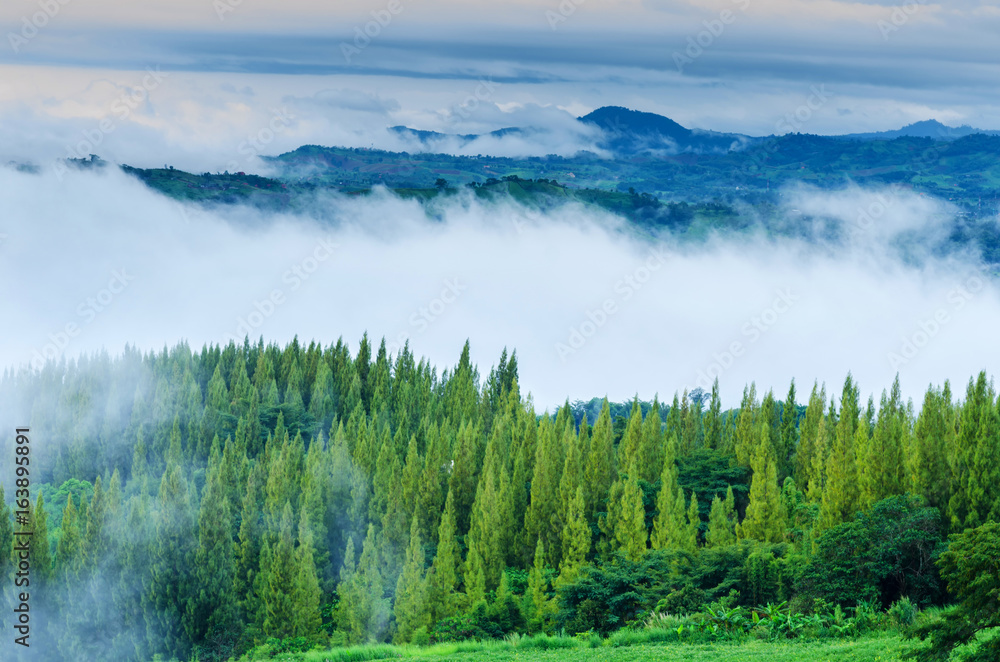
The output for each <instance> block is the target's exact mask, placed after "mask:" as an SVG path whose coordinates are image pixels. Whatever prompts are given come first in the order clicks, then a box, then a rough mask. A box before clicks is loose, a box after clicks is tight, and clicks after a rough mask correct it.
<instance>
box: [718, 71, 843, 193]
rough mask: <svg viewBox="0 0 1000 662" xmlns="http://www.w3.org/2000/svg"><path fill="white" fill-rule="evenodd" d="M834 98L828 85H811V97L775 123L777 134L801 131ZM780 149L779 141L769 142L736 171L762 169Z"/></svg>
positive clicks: (747, 172)
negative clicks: (827, 87)
mask: <svg viewBox="0 0 1000 662" xmlns="http://www.w3.org/2000/svg"><path fill="white" fill-rule="evenodd" d="M833 97H834V94H833V93H832V92H830V91H829V90H827V89H826V83H821V84H820V85H810V86H809V96H808V97H806V100H805V101H804V102H803V103H801V104H799V106H798V107H796V108H795V109H794V110H791V111H789V112H787V113H785V115H784V116H783V117H781V118H780V119H779V120H778V121H777V122H775V123H774V131H775V134H776V135H781V134H785V133H792V132H798V131H801V129H802V127H804V126H805V125H806V124H808V123H809V121H810V120H812V118H813V117H814V116H815V114H816V113H817V112H818V111H819V110H820V109H821V108H823V106H825V105H826V104H827V103H829V101H830V99H832V98H833ZM778 149H779V143H778V141H776V140H771V141H768V142H767V143H765V144H764V146H763V147H762V148H761V149H759V150H755V151H754V155H753V157H752V158H750V159H747V160H746V161H745V162H744V164H743V166H742V167H741V168H737V169H736V170H735V171H736V172H738V173H742V174H749V173H751V172H752V171H753V168H757V169H758V170H760V169H762V168H763V167H764V165H766V163H767V160H768V158H769V157H770V156H771V155H772V154H775V153H776V152H777V151H778Z"/></svg>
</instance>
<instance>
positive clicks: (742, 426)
mask: <svg viewBox="0 0 1000 662" xmlns="http://www.w3.org/2000/svg"><path fill="white" fill-rule="evenodd" d="M757 409H758V405H757V386H756V384H751V385H750V386H749V388H745V389H743V401H742V402H741V403H740V413H739V414H738V415H737V416H736V429H735V430H734V432H733V436H734V441H735V451H736V463H737V464H739V465H740V466H744V467H748V466H750V458H751V455H752V454H753V449H754V446H756V445H757V425H756V420H757Z"/></svg>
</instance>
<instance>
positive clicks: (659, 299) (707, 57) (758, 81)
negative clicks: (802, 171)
mask: <svg viewBox="0 0 1000 662" xmlns="http://www.w3.org/2000/svg"><path fill="white" fill-rule="evenodd" d="M998 28H1000V2H980V1H973V0H957V1H953V2H948V3H932V2H909V3H905V2H898V3H897V2H890V1H888V0H883V1H880V2H840V1H836V0H689V1H669V0H648V1H643V0H561V1H559V2H557V1H555V0H551V1H542V2H540V1H537V0H520V1H505V2H497V1H496V0H491V1H489V2H486V1H483V0H462V1H461V2H458V1H454V2H449V1H441V0H420V1H416V0H365V1H360V0H347V1H339V2H336V3H328V2H315V1H312V0H287V1H284V2H280V3H279V2H274V1H267V0H171V1H170V2H166V1H165V0H153V1H146V2H141V3H120V2H117V1H111V0H9V1H7V2H4V3H2V4H0V37H2V39H0V164H4V163H11V162H13V163H15V164H16V163H33V164H37V165H39V166H41V167H42V173H41V174H40V175H27V174H24V173H19V172H16V171H15V170H13V169H12V168H0V195H2V197H3V199H4V201H5V203H4V204H5V212H4V215H3V217H2V218H0V275H2V277H3V280H0V294H2V301H3V303H4V306H5V310H6V311H7V312H8V314H9V319H16V320H18V324H17V325H16V328H15V327H14V326H11V325H9V324H8V328H6V329H5V330H4V331H3V334H4V335H3V340H4V342H3V343H0V363H2V364H4V365H9V364H22V365H23V364H27V363H30V362H31V361H32V360H33V359H34V358H35V357H36V356H38V355H39V353H44V352H45V351H46V348H47V347H48V346H49V345H52V353H53V354H54V355H55V356H57V357H63V356H67V357H72V356H74V355H77V354H78V353H79V352H83V351H94V350H98V349H101V348H105V349H107V350H108V351H112V352H118V351H120V349H121V348H122V347H123V346H124V344H125V343H134V344H138V345H139V346H140V347H143V348H147V349H152V348H158V347H162V346H163V345H164V344H173V343H175V342H177V341H179V340H181V339H185V340H188V341H189V342H191V343H192V345H195V346H200V345H201V344H202V343H204V342H227V341H228V339H229V337H230V336H234V335H238V336H239V337H242V335H243V334H242V333H238V332H239V331H241V330H246V328H244V327H246V326H247V325H249V327H250V330H251V331H252V333H250V334H249V335H251V337H254V336H255V335H264V336H265V338H266V339H269V340H270V339H274V340H279V341H287V340H289V339H290V338H291V337H292V336H294V335H295V334H298V335H299V336H300V338H303V339H313V338H315V339H317V340H320V341H322V342H324V344H326V343H329V342H334V341H335V340H336V338H337V337H340V336H343V337H344V338H345V339H346V340H347V341H348V342H350V343H351V344H352V347H356V343H357V339H358V338H359V337H360V336H361V334H362V333H363V332H364V331H366V330H367V331H368V332H369V333H370V334H371V335H373V336H374V337H376V338H378V337H382V336H385V337H386V338H387V342H389V343H390V347H393V346H398V344H399V343H400V342H405V341H407V340H408V341H410V342H411V345H412V346H413V347H414V349H415V351H416V352H417V353H418V354H422V355H427V356H428V357H429V358H431V359H432V360H433V361H434V362H435V363H437V364H438V365H440V366H447V365H450V364H453V363H454V361H455V360H456V359H457V357H458V354H459V352H460V350H461V346H462V344H463V343H464V342H465V340H466V339H467V338H468V339H469V340H470V342H471V344H472V347H473V354H474V357H475V358H476V359H477V360H478V361H479V362H480V364H481V368H482V369H483V370H484V371H485V370H488V367H489V366H490V365H491V364H492V363H494V362H495V361H496V359H497V358H498V357H499V353H500V351H501V350H502V349H503V348H504V347H505V346H506V347H508V348H511V349H513V348H516V349H517V351H518V353H519V356H520V357H521V363H520V367H521V373H522V383H523V384H524V386H525V390H526V391H531V392H532V393H533V394H534V396H535V398H536V400H537V401H538V402H539V403H540V405H541V406H542V408H544V407H550V406H554V405H556V404H558V403H560V402H561V401H562V400H563V399H564V398H566V397H569V398H570V399H571V400H573V399H577V398H582V399H589V398H590V397H594V396H602V395H605V394H607V395H609V396H611V397H612V398H614V399H624V398H628V397H630V396H631V395H632V394H634V393H639V394H640V396H641V397H651V396H652V395H653V394H654V393H659V394H660V395H661V397H667V398H669V397H671V396H672V394H673V392H674V391H675V390H682V389H683V388H685V387H687V388H694V387H697V386H702V387H703V386H705V385H706V383H705V378H706V377H707V376H714V374H716V373H717V374H719V375H720V382H721V383H722V385H723V392H724V395H725V396H726V398H727V405H730V406H735V405H736V404H737V401H738V398H739V394H740V392H741V390H742V388H743V386H744V384H746V383H747V382H749V381H752V380H757V381H758V383H759V384H763V385H766V386H768V387H773V388H775V390H776V391H779V392H784V390H785V389H786V388H787V384H788V380H790V379H791V378H793V377H794V378H796V379H797V380H798V381H799V383H800V390H802V389H803V388H806V389H807V388H808V387H809V386H811V384H812V381H813V380H814V379H819V380H821V381H826V382H828V386H829V385H832V384H838V385H839V383H840V382H842V380H843V378H844V376H845V375H846V373H847V371H848V370H851V371H853V372H854V374H855V376H857V377H858V378H859V381H860V382H861V386H862V391H866V389H867V391H869V392H875V393H879V392H880V391H881V389H882V388H884V387H887V386H888V385H889V384H890V383H891V380H892V378H893V377H894V375H895V374H896V373H897V372H899V373H900V376H901V379H902V380H903V384H904V391H905V392H907V393H909V394H911V395H913V396H914V397H919V394H920V393H921V392H922V390H923V389H924V388H925V387H926V386H927V384H929V383H932V382H933V383H941V382H942V381H943V380H944V379H953V380H956V381H959V382H963V383H964V381H965V380H966V379H967V378H968V377H969V376H970V375H971V374H973V373H974V372H977V371H978V370H979V369H982V368H984V367H987V366H984V365H982V361H983V357H982V352H981V348H982V347H985V346H988V345H987V343H988V342H990V340H989V339H988V338H987V337H986V336H987V331H986V330H987V329H989V328H995V326H996V322H997V321H998V318H1000V299H998V298H997V295H996V291H995V286H994V285H993V284H991V283H989V282H985V281H984V282H979V281H977V280H975V279H977V278H979V276H977V273H976V272H975V269H974V265H975V257H974V256H972V257H971V258H970V259H968V260H964V261H962V262H961V263H951V262H942V261H939V260H936V259H930V258H929V259H927V260H925V261H923V262H921V263H920V264H919V266H917V267H914V266H913V265H908V264H905V263H904V262H903V261H902V260H899V259H897V258H898V256H895V255H893V254H892V242H893V238H894V237H896V236H897V235H898V233H899V232H903V231H905V230H906V229H908V228H909V229H912V228H913V227H917V228H919V229H920V230H921V232H926V233H933V232H934V231H935V228H936V227H937V225H936V223H937V222H938V221H936V220H935V219H940V218H941V217H942V216H947V215H949V214H951V213H953V210H950V209H949V208H948V207H947V205H946V203H944V202H939V201H929V200H920V199H917V198H914V197H910V196H907V195H905V194H901V193H899V192H893V191H889V192H886V191H874V190H859V189H850V190H845V191H840V192H836V193H834V194H828V193H820V192H817V191H808V190H801V191H793V192H790V194H789V196H787V198H786V199H787V200H788V202H787V205H788V207H789V210H790V209H792V208H796V209H803V210H809V209H812V210H814V211H816V212H817V213H820V212H821V213H823V214H827V215H829V216H831V217H834V218H836V219H838V222H840V223H845V224H846V223H850V222H851V220H852V219H853V218H855V217H856V216H857V210H858V209H860V208H862V207H864V206H866V205H870V204H873V202H872V201H873V200H874V201H877V200H878V199H879V198H878V196H886V195H888V196H890V199H891V200H892V201H893V205H892V212H891V213H890V214H889V215H888V216H887V217H886V220H885V222H884V223H881V224H880V225H879V228H880V229H879V230H878V232H876V233H875V234H872V235H869V236H867V237H866V238H865V241H864V242H863V243H860V244H858V245H851V246H850V247H849V250H847V251H846V252H841V253H835V252H824V251H822V250H818V249H816V248H815V247H811V248H810V247H803V246H800V245H796V244H794V243H786V244H781V245H779V246H774V245H769V244H768V243H767V242H765V241H764V240H760V241H757V240H754V242H753V243H751V244H750V245H734V244H731V243H726V242H725V241H721V240H720V241H719V242H716V243H712V244H710V245H709V246H707V247H705V248H703V249H700V251H697V252H691V251H684V250H681V249H678V248H677V247H676V246H674V245H673V244H672V243H671V241H670V239H669V238H663V239H662V240H661V241H659V242H655V243H654V244H652V245H649V244H643V243H638V242H636V241H634V240H632V239H629V238H628V236H627V234H626V233H622V232H621V229H620V224H621V219H616V218H613V217H610V216H606V215H600V214H595V213H594V212H590V211H585V210H582V209H577V208H568V209H565V210H562V211H560V212H559V213H558V214H555V215H553V216H548V217H543V218H541V219H538V218H532V217H530V216H526V215H525V210H522V209H517V208H504V209H496V208H484V207H482V206H480V205H477V204H476V203H473V202H471V201H467V202H466V203H462V204H456V205H455V206H454V207H453V208H449V209H448V210H446V213H445V215H444V219H445V220H444V221H443V222H441V223H438V224H433V223H429V222H428V221H427V220H426V218H425V216H424V215H423V213H422V212H421V211H420V210H419V209H418V208H415V207H414V206H413V205H410V204H408V203H403V202H401V201H399V200H395V199H394V198H392V197H391V196H388V195H384V196H376V198H375V199H372V200H369V201H367V202H365V203H363V204H362V203H357V202H352V201H348V200H343V199H339V198H336V197H333V198H330V199H324V200H318V201H317V203H316V204H317V205H320V204H321V205H324V206H325V207H326V208H328V209H330V208H332V209H335V210H336V215H337V217H338V219H339V221H338V223H337V224H336V225H335V227H333V228H330V227H320V226H317V225H316V224H315V223H314V222H313V221H311V220H310V219H309V218H307V217H285V216H280V215H279V216H270V217H267V218H259V217H258V216H259V214H258V212H254V211H251V210H246V209H241V208H234V209H230V210H221V211H219V210H216V211H208V210H203V209H197V208H188V207H180V206H178V205H176V204H175V203H173V202H170V201H168V200H166V199H164V198H162V197H160V196H158V195H156V194H154V193H152V192H150V191H148V190H146V189H145V188H143V187H142V186H141V185H139V184H138V183H137V182H135V181H133V180H130V179H128V178H127V177H125V176H124V175H119V174H116V173H104V174H93V173H91V174H88V173H70V174H66V173H61V172H60V171H58V170H57V169H55V168H54V164H55V163H56V161H57V160H58V159H62V158H66V157H74V158H77V157H86V156H87V155H89V154H98V155H100V156H101V157H103V158H105V159H107V160H109V161H111V162H114V163H127V164H130V165H134V166H139V167H161V166H163V165H166V164H169V165H174V166H176V167H178V168H182V169H185V170H189V171H193V172H204V171H209V172H216V171H222V170H231V171H235V170H242V171H247V172H266V166H265V165H264V164H263V163H261V162H260V161H259V159H258V158H257V157H258V156H263V155H272V154H280V153H282V152H286V151H290V150H293V149H295V148H296V147H299V146H300V145H304V144H321V145H344V146H354V147H378V148H382V149H391V150H414V149H418V148H419V146H417V145H415V144H413V143H412V142H408V139H407V138H406V137H405V136H401V135H399V134H397V133H394V132H390V131H387V128H388V127H391V126H396V125H406V126H410V127H413V128H417V129H425V130H436V131H441V132H446V133H459V134H464V133H482V132H488V131H492V130H495V129H499V128H503V127H508V126H533V127H538V128H540V129H542V131H541V132H539V133H536V134H533V136H532V139H531V140H524V139H523V138H519V137H517V136H511V137H509V138H504V139H496V140H484V141H479V142H476V143H473V144H471V145H467V146H464V147H459V146H458V144H457V143H456V145H455V147H454V148H453V149H452V151H454V152H455V153H471V154H475V153H491V154H499V155H510V156H525V155H539V156H544V155H546V154H565V155H571V154H573V153H575V152H576V151H578V150H580V149H596V147H595V141H596V140H597V136H596V135H595V134H594V133H593V132H592V130H590V129H588V128H587V127H585V126H582V125H580V124H578V123H576V122H574V121H573V118H574V117H577V116H580V115H583V114H586V113H588V112H590V111H592V110H594V109H595V108H598V107H600V106H603V105H621V106H626V107H629V108H634V109H638V110H644V111H649V112H656V113H660V114H663V115H666V116H668V117H671V118H672V119H674V120H676V121H678V122H680V123H681V124H683V125H685V126H688V127H693V128H703V129H713V130H717V131H728V132H741V133H746V134H750V135H769V134H772V133H776V132H780V131H783V130H786V129H785V128H782V127H787V126H788V122H787V121H785V120H786V118H787V117H788V116H789V114H791V115H793V116H794V115H795V114H796V113H797V111H801V110H802V109H803V108H807V109H808V112H807V113H805V114H802V113H801V112H800V113H799V117H800V119H799V120H798V121H797V122H795V123H793V124H792V126H793V127H794V128H795V129H796V130H799V131H801V132H809V133H818V134H839V133H852V132H864V131H878V130H889V129H896V128H899V127H901V126H903V125H905V124H909V123H912V122H915V121H920V120H927V119H937V120H940V121H942V122H944V123H946V124H949V125H953V126H957V125H961V124H968V125H972V126H977V127H980V128H984V129H1000V99H998V95H1000V90H998V88H997V86H996V85H995V82H996V80H998V79H1000V58H998V56H997V50H996V48H995V40H996V34H997V33H998ZM801 117H805V118H806V119H804V120H803V119H801ZM831 195H832V196H833V197H831ZM883 199H884V198H883ZM322 242H329V243H330V245H333V244H337V246H338V248H337V249H335V250H334V249H330V248H324V246H326V244H323V243H322ZM651 250H652V251H660V252H658V253H654V254H651V253H650V251H651ZM317 251H318V252H319V253H320V254H325V253H324V251H326V252H327V253H329V254H330V257H329V258H324V259H323V260H321V261H317V260H318V258H317V257H316V255H317ZM310 260H313V261H317V262H316V266H317V271H316V272H315V276H312V277H311V278H309V279H304V278H302V279H300V280H301V282H300V283H299V284H298V285H297V286H295V287H294V288H293V285H294V284H295V278H298V276H294V274H295V271H294V270H295V269H296V268H299V269H304V268H305V267H306V266H311V265H313V262H312V261H310ZM651 260H652V261H653V262H650V261H651ZM657 260H658V261H657ZM320 263H321V264H320ZM652 264H656V265H659V266H657V268H656V269H653V268H652V267H651V265H652ZM290 270H291V273H293V277H291V279H288V278H286V276H287V274H288V273H289V271H290ZM970 270H971V271H970ZM647 272H648V273H647ZM640 277H648V280H644V281H642V283H639V284H641V285H642V287H637V286H635V285H633V284H632V283H633V281H635V279H637V278H640ZM630 278H631V279H633V280H632V281H630V280H629V279H630ZM970 279H973V280H970ZM635 282H637V281H635ZM977 282H978V283H979V285H981V287H979V288H978V289H976V288H973V287H971V286H970V283H972V285H975V284H976V283H977ZM622 283H626V284H625V285H622ZM971 289H975V292H972V291H971ZM276 291H277V292H279V294H280V296H279V297H278V298H280V299H281V302H278V303H275V302H274V301H270V303H269V297H270V296H271V295H272V294H273V293H274V292H276ZM626 292H631V294H629V295H628V296H626ZM101 297H104V298H107V299H109V301H108V304H109V305H103V304H100V303H98V305H97V306H94V305H92V304H90V303H88V301H89V300H91V299H93V300H94V301H99V300H100V298H101ZM609 302H610V303H609ZM98 306H99V307H100V308H101V309H100V310H99V311H98V310H97V307H98ZM605 306H608V308H605ZM261 308H263V309H264V310H270V309H271V308H273V311H272V314H267V315H264V314H263V313H262V312H260V311H261ZM434 311H439V312H434ZM609 311H611V312H609ZM941 311H943V315H944V316H945V317H947V319H948V321H947V322H941V321H938V322H934V319H935V316H936V315H938V313H939V312H941ZM255 312H256V313H258V317H259V318H260V320H261V323H260V324H251V323H250V322H248V321H247V320H249V319H250V317H249V316H251V315H253V314H254V313H255ZM254 319H257V318H254ZM601 320H603V321H601ZM928 320H930V321H931V322H933V323H934V324H936V325H937V326H936V327H933V325H932V326H928V324H929V323H930V322H928ZM598 322H600V323H598ZM68 324H72V325H76V330H77V331H78V332H79V333H76V334H74V335H72V337H69V336H68V335H66V336H65V337H64V335H61V334H66V333H67V331H66V328H67V325H68ZM241 324H243V325H244V327H241V326H240V325H241ZM748 325H749V327H748ZM931 328H933V329H934V333H933V334H930V332H929V331H928V329H931ZM591 330H593V333H592V334H591V333H589V331H591ZM585 333H586V336H587V337H585V338H584V337H583V336H584V334H585ZM921 333H923V334H924V336H921V335H919V334H921ZM574 334H575V335H574ZM925 336H926V341H927V342H924V343H921V346H920V347H915V346H914V347H912V348H911V347H910V345H913V339H914V338H916V339H917V340H918V341H919V340H921V339H922V338H924V337H925ZM64 339H65V340H66V342H65V343H64V342H63V340H64ZM751 339H752V341H751ZM580 341H582V342H580ZM734 343H737V344H740V348H741V349H740V353H739V355H733V354H734V351H735V350H733V346H734ZM908 343H909V345H908ZM577 345H578V346H577ZM910 349H913V350H914V353H913V356H909V354H910V353H911V352H910V351H909V350H910ZM893 354H896V355H898V356H903V355H904V354H905V355H907V356H906V357H904V358H905V361H903V362H899V361H894V360H893V359H892V358H891V356H892V355H893ZM651 357H652V358H651ZM713 371H714V372H713Z"/></svg>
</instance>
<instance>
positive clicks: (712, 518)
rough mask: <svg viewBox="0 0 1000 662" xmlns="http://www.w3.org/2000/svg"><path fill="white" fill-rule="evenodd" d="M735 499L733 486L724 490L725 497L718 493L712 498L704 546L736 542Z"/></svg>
mask: <svg viewBox="0 0 1000 662" xmlns="http://www.w3.org/2000/svg"><path fill="white" fill-rule="evenodd" d="M735 522H736V499H735V497H734V496H733V487H732V485H730V486H729V487H728V488H727V490H726V498H725V500H722V499H720V498H719V495H716V496H715V498H714V499H712V510H711V512H710V513H709V515H708V532H707V533H706V534H705V546H706V547H709V548H719V547H728V546H729V545H733V544H735V543H736V528H735Z"/></svg>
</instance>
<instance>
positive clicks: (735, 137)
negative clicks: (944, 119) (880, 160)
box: [389, 106, 1000, 157]
mask: <svg viewBox="0 0 1000 662" xmlns="http://www.w3.org/2000/svg"><path fill="white" fill-rule="evenodd" d="M576 121H578V122H581V123H583V124H587V125H590V126H595V127H597V128H599V129H601V132H602V136H601V138H600V139H599V140H598V142H597V146H598V147H600V148H601V149H604V150H607V151H609V152H611V153H612V154H614V155H616V156H618V157H626V156H636V155H649V154H659V155H676V154H685V153H692V154H725V153H728V152H732V151H740V150H743V149H745V148H747V147H749V146H751V145H753V144H755V143H758V142H761V141H763V140H766V139H767V138H771V137H773V136H749V135H745V134H741V133H723V132H718V131H709V130H703V129H689V128H687V127H685V126H682V125H681V124H679V123H677V122H675V121H674V120H672V119H670V118H669V117H665V116H663V115H658V114H656V113H649V112H644V111H639V110H631V109H629V108H624V107H622V106H602V107H601V108H598V109H597V110H595V111H593V112H591V113H588V114H587V115H583V116H581V117H577V118H576ZM389 130H390V131H393V132H395V133H398V134H400V135H405V136H409V137H411V138H415V139H417V140H419V141H420V142H421V143H422V144H425V145H426V144H429V143H433V142H434V141H438V140H444V139H448V138H450V139H458V140H459V141H460V145H462V146H464V145H466V144H468V143H471V142H473V141H474V140H477V139H479V138H482V137H484V136H491V137H494V138H502V137H504V136H507V135H514V134H519V135H530V134H532V133H534V132H536V131H539V129H534V128H528V127H507V128H503V129H498V130H497V131H491V132H490V133H488V134H482V135H479V134H447V133H439V132H437V131H422V130H419V129H412V128H410V127H406V126H393V127H390V128H389ZM980 134H981V135H987V136H1000V131H995V130H987V129H977V128H975V127H971V126H968V125H962V126H959V127H950V126H947V125H946V124H943V123H941V122H939V121H937V120H924V121H921V122H914V123H913V124H909V125H907V126H904V127H903V128H901V129H895V130H892V131H876V132H868V133H848V134H843V135H832V136H824V137H826V138H830V139H837V140H854V141H877V140H895V139H897V138H930V139H931V140H938V141H954V140H958V139H959V138H965V137H968V136H972V135H980Z"/></svg>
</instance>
